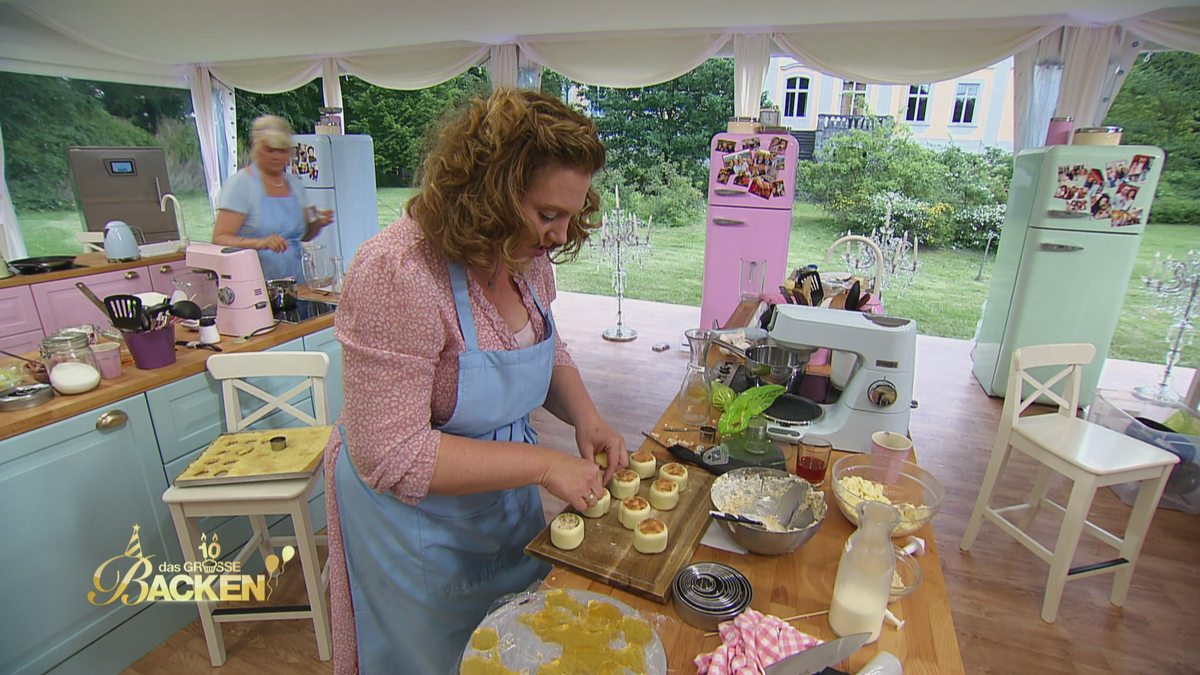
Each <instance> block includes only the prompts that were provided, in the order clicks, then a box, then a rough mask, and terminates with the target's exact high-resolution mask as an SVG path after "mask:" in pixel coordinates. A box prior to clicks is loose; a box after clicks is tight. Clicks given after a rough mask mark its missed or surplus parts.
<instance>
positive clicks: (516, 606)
mask: <svg viewBox="0 0 1200 675" xmlns="http://www.w3.org/2000/svg"><path fill="white" fill-rule="evenodd" d="M563 590H565V591H566V592H567V594H568V595H570V596H571V597H572V598H574V599H575V600H576V601H577V602H580V603H582V604H584V605H587V603H588V601H589V600H599V601H600V602H607V603H608V604H610V605H613V606H614V607H616V608H617V609H619V610H621V614H622V615H624V616H635V617H637V618H639V619H642V620H643V621H645V620H646V617H644V616H642V615H641V613H639V612H638V611H637V610H636V609H634V608H632V607H630V606H629V605H627V604H625V603H623V602H621V601H620V600H617V599H615V598H612V597H609V596H607V595H604V594H602V593H593V592H592V591H581V590H577V589H573V588H568V589H563ZM549 592H550V591H538V592H536V593H526V594H523V595H521V596H520V597H518V598H515V599H514V600H512V601H511V602H509V603H508V604H506V605H504V606H502V607H500V609H497V610H496V611H494V612H492V613H491V614H488V615H487V616H486V617H484V619H483V621H482V622H480V624H479V626H478V627H477V628H476V629H475V630H479V629H480V628H495V629H496V632H497V633H498V634H499V636H500V660H501V661H502V662H503V663H504V667H505V668H508V669H509V670H512V671H515V672H522V669H526V672H530V673H536V672H537V669H538V666H540V665H542V664H543V663H549V662H550V661H553V660H554V659H556V658H558V657H559V656H561V655H562V647H559V646H558V645H552V644H546V643H544V642H542V640H541V638H539V637H538V636H536V635H534V634H533V630H531V629H530V628H529V627H528V626H526V625H525V624H523V623H520V622H519V621H517V618H518V617H520V616H522V615H525V614H533V613H534V612H538V611H541V610H542V609H543V608H544V607H545V606H546V594H547V593H549ZM650 633H651V635H652V637H651V640H650V643H649V644H647V645H646V647H645V659H646V673H647V674H648V675H666V673H667V651H666V649H665V648H664V647H663V643H662V640H661V639H660V638H659V637H658V632H657V631H655V630H654V626H653V625H651V627H650ZM611 646H612V647H613V648H614V649H621V648H622V647H624V646H625V640H624V638H623V637H622V638H618V639H617V640H614V641H613V642H612V643H611ZM470 656H481V657H483V658H485V659H486V658H488V652H482V651H479V650H477V649H474V648H473V647H471V645H470V644H469V643H468V644H467V648H466V649H465V650H464V651H463V656H462V658H463V660H466V659H467V658H468V657H470Z"/></svg>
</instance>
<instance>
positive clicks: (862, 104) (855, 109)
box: [841, 81, 867, 115]
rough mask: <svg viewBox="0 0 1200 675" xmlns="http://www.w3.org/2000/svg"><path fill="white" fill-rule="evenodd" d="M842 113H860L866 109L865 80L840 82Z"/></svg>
mask: <svg viewBox="0 0 1200 675" xmlns="http://www.w3.org/2000/svg"><path fill="white" fill-rule="evenodd" d="M841 110H842V114H843V115H862V114H863V113H865V112H866V111H867V85H866V83H865V82H849V81H847V82H842V108H841Z"/></svg>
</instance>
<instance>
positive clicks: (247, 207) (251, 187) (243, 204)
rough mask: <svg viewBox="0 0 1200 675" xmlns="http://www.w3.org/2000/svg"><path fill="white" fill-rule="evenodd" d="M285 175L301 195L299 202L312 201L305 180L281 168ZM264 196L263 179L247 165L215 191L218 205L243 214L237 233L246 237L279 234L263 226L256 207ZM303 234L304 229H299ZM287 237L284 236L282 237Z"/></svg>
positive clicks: (294, 191)
mask: <svg viewBox="0 0 1200 675" xmlns="http://www.w3.org/2000/svg"><path fill="white" fill-rule="evenodd" d="M283 175H284V176H286V177H287V181H288V184H289V185H290V187H291V188H292V194H294V195H297V196H298V197H300V206H301V207H308V206H313V202H312V201H311V200H310V199H309V198H308V190H307V189H306V188H305V187H304V183H301V182H300V179H299V178H296V177H295V176H293V175H292V174H290V173H287V172H284V174H283ZM262 196H263V187H262V181H261V180H260V179H259V177H258V176H257V175H256V174H255V172H254V171H251V169H250V167H246V168H244V169H242V170H240V171H238V172H237V173H235V174H233V175H232V176H230V177H229V180H227V181H225V184H224V185H222V186H221V191H220V192H219V193H217V208H218V209H224V210H226V211H233V212H234V213H242V214H245V216H246V220H245V222H243V223H242V227H241V229H239V230H238V236H239V237H247V238H254V239H261V238H263V237H266V236H268V235H271V234H280V233H279V232H278V231H277V230H276V229H274V228H269V229H264V228H263V225H262V222H261V217H262V214H261V213H259V212H258V209H257V208H256V207H257V206H258V203H259V202H258V200H259V199H260V198H261V197H262ZM301 236H303V233H301ZM284 238H285V239H286V238H287V237H286V236H285V237H284Z"/></svg>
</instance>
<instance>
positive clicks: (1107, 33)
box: [1055, 26, 1122, 129]
mask: <svg viewBox="0 0 1200 675" xmlns="http://www.w3.org/2000/svg"><path fill="white" fill-rule="evenodd" d="M1121 32H1122V29H1121V27H1120V26H1103V27H1101V28H1085V27H1080V26H1067V27H1065V28H1063V41H1062V45H1063V77H1062V86H1061V87H1060V88H1059V90H1058V106H1057V108H1056V111H1055V115H1057V116H1059V117H1064V116H1070V117H1074V118H1075V128H1076V129H1079V128H1082V127H1091V126H1096V124H1097V123H1098V121H1097V119H1096V118H1097V115H1098V114H1099V115H1100V116H1101V118H1103V112H1102V111H1101V109H1100V98H1101V96H1100V92H1101V91H1102V90H1103V88H1104V80H1105V78H1106V77H1107V76H1108V74H1109V73H1110V72H1112V71H1113V70H1115V66H1114V64H1113V63H1112V55H1113V53H1114V51H1115V47H1117V46H1118V45H1119V44H1120V41H1121ZM1105 111H1107V108H1105Z"/></svg>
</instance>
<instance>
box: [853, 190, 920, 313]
mask: <svg viewBox="0 0 1200 675" xmlns="http://www.w3.org/2000/svg"><path fill="white" fill-rule="evenodd" d="M884 204H885V207H886V209H887V210H886V212H885V213H884V216H883V225H882V226H881V227H876V228H872V230H871V235H870V236H869V237H868V238H869V239H870V240H871V241H872V242H874V243H875V245H876V246H877V247H878V248H879V256H878V260H877V256H876V254H875V251H874V250H872V249H871V247H870V246H868V245H867V244H866V243H864V242H861V241H859V242H857V243H852V244H850V245H848V246H847V247H846V250H845V252H844V253H843V254H842V260H843V261H844V262H845V264H846V268H847V269H848V270H850V271H851V272H853V273H854V274H855V275H858V276H870V274H871V273H872V272H874V271H875V267H876V265H878V264H879V263H880V262H882V266H883V270H882V274H880V275H879V276H880V277H881V278H882V279H881V281H880V286H881V288H877V289H874V290H875V293H879V294H881V293H882V292H883V291H884V290H886V289H888V288H890V287H891V285H892V279H893V278H895V277H900V278H901V279H902V280H903V282H904V283H903V286H901V287H900V290H899V292H897V294H896V297H898V298H902V297H904V291H905V290H906V289H907V288H908V285H909V284H911V283H912V280H913V277H914V276H916V274H917V268H919V267H920V263H919V261H918V254H919V252H920V250H919V249H920V243H919V242H918V241H917V235H915V234H914V235H913V238H912V241H911V242H910V241H909V240H908V233H907V232H901V233H900V235H899V236H897V235H896V231H895V229H894V228H893V227H892V200H891V199H890V198H886V197H885V198H884ZM846 235H847V236H852V235H853V232H851V231H849V230H847V231H846Z"/></svg>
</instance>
